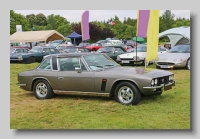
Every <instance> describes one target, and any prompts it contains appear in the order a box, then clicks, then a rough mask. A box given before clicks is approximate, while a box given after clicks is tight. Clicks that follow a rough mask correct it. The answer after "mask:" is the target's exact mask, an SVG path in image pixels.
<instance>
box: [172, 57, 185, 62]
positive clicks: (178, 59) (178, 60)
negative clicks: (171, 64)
mask: <svg viewBox="0 0 200 139" xmlns="http://www.w3.org/2000/svg"><path fill="white" fill-rule="evenodd" d="M174 61H175V62H181V61H183V59H180V58H177V59H175V60H174Z"/></svg>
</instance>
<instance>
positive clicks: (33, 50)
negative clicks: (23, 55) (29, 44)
mask: <svg viewBox="0 0 200 139" xmlns="http://www.w3.org/2000/svg"><path fill="white" fill-rule="evenodd" d="M29 52H30V53H40V52H42V48H40V47H33V48H32V49H31V50H30V51H29Z"/></svg>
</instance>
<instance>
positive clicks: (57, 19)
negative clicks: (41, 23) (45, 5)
mask: <svg viewBox="0 0 200 139" xmlns="http://www.w3.org/2000/svg"><path fill="white" fill-rule="evenodd" d="M47 23H48V25H50V26H51V27H52V29H54V30H56V29H57V28H58V27H59V26H62V25H66V24H69V22H68V21H67V19H66V18H64V17H62V16H60V15H54V14H51V15H49V16H48V17H47Z"/></svg>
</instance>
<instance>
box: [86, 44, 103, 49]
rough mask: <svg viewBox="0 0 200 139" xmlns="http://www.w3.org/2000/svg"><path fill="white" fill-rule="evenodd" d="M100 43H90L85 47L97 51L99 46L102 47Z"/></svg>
mask: <svg viewBox="0 0 200 139" xmlns="http://www.w3.org/2000/svg"><path fill="white" fill-rule="evenodd" d="M102 47H103V46H102V44H100V43H92V44H90V45H88V46H86V47H85V48H87V49H88V50H89V51H97V50H98V49H99V48H102Z"/></svg>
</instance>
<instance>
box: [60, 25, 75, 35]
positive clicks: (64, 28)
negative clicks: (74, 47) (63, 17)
mask: <svg viewBox="0 0 200 139" xmlns="http://www.w3.org/2000/svg"><path fill="white" fill-rule="evenodd" d="M57 31H58V32H59V33H60V34H62V35H63V36H68V35H69V34H71V33H72V27H71V25H70V24H65V25H62V26H59V27H58V28H57Z"/></svg>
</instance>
